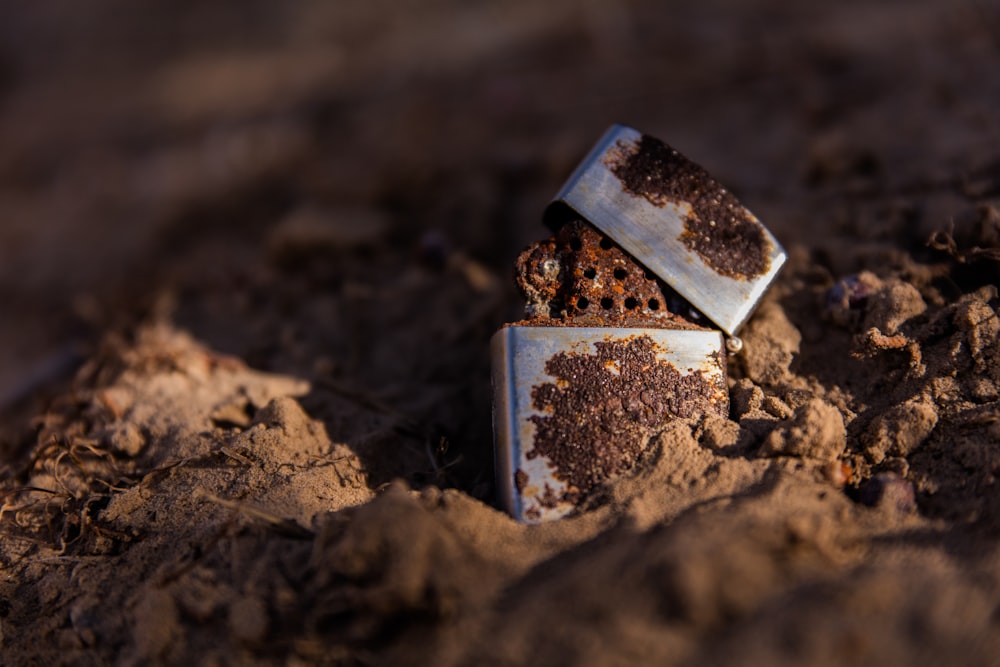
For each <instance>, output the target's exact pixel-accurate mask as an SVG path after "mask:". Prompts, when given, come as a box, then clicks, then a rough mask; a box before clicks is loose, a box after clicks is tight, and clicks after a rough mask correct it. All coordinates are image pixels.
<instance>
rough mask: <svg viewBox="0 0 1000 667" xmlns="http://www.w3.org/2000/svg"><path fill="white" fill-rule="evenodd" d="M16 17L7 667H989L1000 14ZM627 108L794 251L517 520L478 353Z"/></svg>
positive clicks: (999, 648) (344, 12)
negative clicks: (719, 402)
mask: <svg viewBox="0 0 1000 667" xmlns="http://www.w3.org/2000/svg"><path fill="white" fill-rule="evenodd" d="M689 5H691V6H689ZM2 12H3V20H0V303H2V304H3V312H4V315H5V316H4V317H3V318H2V319H0V464H2V466H0V489H2V490H3V493H4V503H3V509H2V512H0V575H2V576H0V642H2V643H0V651H2V660H0V662H2V663H3V664H5V665H6V664H10V665H20V664H25V665H32V664H37V665H53V664H69V665H90V664H93V665H98V664H207V665H229V664H240V665H245V664H249V665H255V664H261V665H270V664H289V665H305V664H329V665H369V664H390V665H406V664H414V665H439V666H442V667H443V666H448V665H482V664H496V665H521V664H543V663H547V664H554V665H625V664H642V665H646V664H660V665H694V664H716V665H718V664H725V665H743V664H747V665H750V664H769V665H782V664H789V665H791V664H816V665H826V664H829V665H840V664H863V665H875V664H879V665H886V664H956V663H961V664H979V665H990V664H992V665H996V664H998V660H1000V658H998V656H1000V485H998V481H997V480H998V477H1000V320H998V318H997V310H996V309H997V307H998V305H1000V300H998V295H997V280H998V278H1000V117H998V113H997V108H998V104H1000V77H998V76H996V72H997V71H1000V7H998V6H997V5H996V4H995V3H990V2H986V1H985V0H984V1H981V2H973V1H972V0H966V1H965V2H958V3H943V2H930V1H923V2H919V1H917V2H906V3H903V2H879V3H861V2H843V3H827V4H825V5H823V6H819V5H817V6H815V7H810V6H799V5H791V4H790V3H784V2H777V1H773V2H768V1H766V0H761V1H758V2H752V3H737V2H727V1H724V0H715V1H711V2H706V3H698V5H697V7H695V6H693V3H684V4H682V3H658V2H652V1H650V2H645V1H642V0H636V1H635V2H629V3H617V2H611V1H610V0H608V1H601V0H593V1H590V2H569V1H566V0H555V1H553V2H547V3H536V2H529V1H528V0H523V1H512V2H506V3H492V4H490V3H469V2H457V1H456V0H434V1H431V2H428V1H426V0H425V1H423V2H419V3H418V2H410V3H408V2H398V1H396V2H387V1H386V2H383V1H382V0H369V1H367V2H363V3H362V2H343V3H328V2H320V1H319V0H315V1H311V2H310V1H303V2H295V3H280V4H274V3H262V2H261V3H226V2H221V1H218V2H208V3H205V2H197V3H196V2H169V3H168V2H153V3H143V6H142V7H139V6H138V5H135V4H134V3H128V2H124V1H123V0H101V1H99V2H90V3H86V6H84V5H83V4H81V3H74V2H68V1H62V2H54V3H45V5H44V7H43V6H42V5H41V4H40V3H31V2H26V1H15V2H11V3H8V4H7V5H6V6H5V7H4V9H3V10H2ZM612 122H623V123H628V124H631V125H633V126H636V127H639V128H641V129H642V130H644V131H646V132H648V133H650V134H653V135H656V136H659V137H661V138H663V139H664V140H666V141H668V142H669V143H671V144H673V145H674V146H676V147H677V148H679V149H680V150H682V151H683V152H684V153H685V154H687V155H688V156H689V157H691V158H693V159H695V160H696V161H698V162H699V163H701V164H702V165H703V166H705V167H706V168H707V169H709V171H711V172H712V173H713V174H714V175H715V176H716V177H717V178H718V179H719V180H721V181H722V182H723V183H725V184H726V185H727V186H729V187H730V188H731V190H732V191H734V192H735V193H736V194H738V195H739V196H740V198H741V199H742V200H743V201H744V203H746V204H747V205H748V206H749V207H750V208H751V209H752V210H753V211H754V212H755V213H756V214H757V215H758V217H760V218H761V219H762V220H763V221H764V222H765V224H767V226H768V227H769V228H770V229H771V230H772V231H773V232H774V234H775V235H776V236H777V237H778V238H779V239H780V240H781V241H782V242H783V243H784V245H785V246H786V248H787V249H788V251H789V255H790V261H789V265H788V266H787V268H786V270H785V271H784V272H783V274H782V276H781V277H780V279H779V281H778V283H777V285H776V286H775V288H774V289H773V290H772V291H771V292H770V293H769V294H768V296H767V298H766V299H765V302H764V303H763V304H762V306H761V308H760V309H759V310H758V312H757V314H756V315H755V316H754V317H753V319H752V320H751V321H750V322H749V324H748V325H747V327H746V330H745V335H744V339H745V343H746V349H745V352H744V353H743V354H742V355H741V356H738V357H734V358H733V359H731V360H730V367H729V384H730V394H731V398H732V409H731V413H730V415H729V417H728V418H723V417H718V416H703V417H697V418H694V419H691V420H685V421H678V422H676V423H675V424H673V425H671V426H670V427H669V428H668V429H667V430H666V431H664V432H663V433H661V434H659V436H658V437H657V438H655V439H654V441H653V443H652V444H651V445H650V446H649V447H648V448H647V449H646V450H645V452H644V453H643V456H642V459H641V461H640V463H639V465H637V466H636V467H635V468H634V469H633V471H632V472H631V473H630V474H628V475H625V476H623V477H622V478H620V479H618V480H616V481H615V482H614V483H612V484H610V485H609V486H608V487H607V488H606V489H605V490H604V492H603V497H604V499H605V503H604V504H603V505H602V506H601V507H599V508H597V509H594V510H593V511H590V512H587V513H584V514H581V515H579V516H576V517H573V518H570V519H566V520H563V521H559V522H555V523H551V524H547V525H542V526H537V527H526V526H523V525H519V524H517V523H515V522H513V521H512V520H511V519H509V518H508V517H506V516H505V515H504V514H502V513H501V512H499V511H498V510H496V509H495V505H494V502H495V500H494V489H493V481H492V478H493V473H492V463H491V459H492V451H491V448H492V439H491V433H490V387H489V359H488V340H489V337H490V335H491V334H492V333H493V331H495V330H496V329H497V328H498V327H499V326H500V325H501V324H502V323H503V322H505V321H512V320H515V319H518V318H519V317H520V316H521V306H522V304H521V301H520V299H519V296H518V294H517V293H516V290H515V288H514V285H513V280H512V276H511V272H512V267H513V262H514V259H515V258H516V256H517V254H518V253H519V252H520V250H521V249H522V248H523V247H524V246H525V245H527V244H528V243H530V242H531V241H533V240H536V239H539V238H542V237H543V236H544V235H545V234H546V231H545V230H544V228H543V227H542V225H541V214H542V211H543V209H544V206H545V203H546V202H547V200H548V199H549V198H550V197H551V196H552V195H553V193H554V192H555V191H556V190H557V188H558V186H559V185H560V183H561V181H562V179H564V178H565V177H566V175H567V174H568V173H569V172H570V170H571V169H572V167H573V166H574V164H575V163H576V162H577V161H578V160H579V159H580V158H581V157H582V155H583V153H584V152H585V151H586V150H587V149H588V148H589V146H590V145H591V143H592V142H593V141H594V140H595V139H596V138H597V136H599V134H600V132H602V131H603V129H604V128H605V127H606V126H607V125H609V124H610V123H612Z"/></svg>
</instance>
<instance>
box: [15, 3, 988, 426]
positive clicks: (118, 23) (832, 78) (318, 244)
mask: <svg viewBox="0 0 1000 667" xmlns="http://www.w3.org/2000/svg"><path fill="white" fill-rule="evenodd" d="M998 71H1000V7H998V6H997V3H995V2H988V1H987V0H959V1H956V2H935V1H932V0H907V1H905V2H904V1H896V0H883V1H881V2H859V1H852V0H846V1H844V2H839V3H790V2H784V1H779V0H754V1H752V2H737V1H736V0H708V1H705V2H699V3H682V2H659V1H653V0H629V1H624V2H620V1H613V0H549V1H547V2H544V3H540V2H535V1H534V0H509V1H506V2H482V1H470V0H461V1H460V0H420V1H419V2H416V1H412V0H392V1H391V2H390V1H388V0H366V1H364V2H360V1H343V2H328V1H325V0H300V1H296V2H282V3H275V2H259V1H256V0H241V1H240V2H232V1H223V0H198V1H197V2H194V1H190V0H170V1H169V2H168V1H166V0H151V1H148V2H144V3H135V2H129V1H127V0H91V1H90V2H87V3H79V2H72V1H70V0H51V1H50V2H45V3H38V2H31V1H29V0H8V1H7V2H5V3H4V5H3V8H2V9H0V305H2V317H0V410H8V411H9V410H11V409H13V408H14V407H16V406H18V405H22V404H24V402H25V401H26V400H27V398H28V397H30V396H31V395H33V392H34V391H35V390H36V389H38V388H39V387H42V386H47V385H48V384H49V383H51V382H52V381H53V380H58V379H60V378H65V377H68V376H70V375H71V374H72V372H73V370H74V368H75V366H76V365H77V364H78V363H79V362H80V360H81V358H82V355H84V354H86V352H87V350H88V346H92V345H94V344H95V342H96V341H97V340H99V339H100V338H101V336H102V335H103V334H104V333H105V332H107V331H109V330H116V329H122V330H126V329H127V328H128V327H129V326H131V325H132V324H134V323H135V322H137V321H141V320H143V319H145V318H150V317H164V318H167V319H169V320H171V321H173V322H175V323H177V325H178V326H182V327H184V328H186V329H188V330H190V331H191V332H192V333H193V334H194V335H195V336H196V337H198V338H200V339H202V340H205V341H206V342H208V343H209V344H210V345H212V346H214V347H215V348H217V349H219V350H220V351H222V352H225V353H228V354H234V355H237V356H240V357H242V358H244V359H246V360H247V361H248V362H249V363H251V364H252V365H255V366H257V367H261V368H264V369H268V370H275V371H280V372H286V373H295V374H302V375H305V376H308V377H316V376H323V377H327V378H334V379H335V380H336V381H337V382H341V383H347V384H348V385H350V386H351V387H355V388H357V387H364V388H365V390H366V391H367V390H371V391H375V392H377V394H378V395H379V396H380V397H382V398H384V399H386V400H388V401H390V402H392V403H393V404H394V405H397V406H399V405H405V406H407V408H408V409H409V410H411V411H413V412H414V413H418V414H433V415H434V418H435V419H436V420H438V421H441V422H442V423H444V424H445V425H446V426H447V427H448V428H450V429H452V430H457V431H459V432H468V433H473V434H482V433H484V432H487V431H488V401H489V397H488V388H487V386H486V384H485V383H486V380H485V379H484V378H486V377H487V374H488V360H487V359H486V353H485V350H486V340H488V336H489V334H490V333H491V332H492V330H494V329H495V328H496V327H497V326H499V324H500V323H501V322H503V321H504V320H505V319H509V318H510V317H511V316H512V315H513V316H516V314H517V295H516V294H515V293H514V290H513V287H512V285H511V280H510V274H511V265H512V261H513V259H514V257H515V256H516V254H517V252H518V251H519V250H520V249H521V248H522V247H523V246H524V245H525V244H527V243H529V242H531V241H532V240H535V239H537V238H540V237H542V236H543V235H544V234H545V231H544V229H543V228H542V227H541V224H540V220H541V213H542V211H543V208H544V206H545V204H546V202H547V200H548V198H549V197H551V196H552V194H553V193H554V192H555V191H556V189H557V188H558V187H559V185H560V184H561V182H562V180H563V179H564V178H565V177H566V176H567V175H568V173H569V172H570V170H571V169H572V168H573V166H574V165H575V163H576V162H577V161H578V160H579V159H580V158H581V157H582V155H583V154H584V153H585V152H586V151H587V149H588V148H589V146H590V144H591V143H592V142H593V141H595V140H596V139H597V137H598V136H599V135H600V133H601V132H602V131H603V130H604V129H605V127H606V126H608V125H609V124H611V123H614V122H621V123H626V124H630V125H633V126H636V127H638V128H640V129H642V130H643V131H645V132H648V133H650V134H653V135H655V136H658V137H660V138H662V139H664V140H665V141H667V142H668V143H670V144H672V145H674V146H675V147H676V148H678V149H679V150H681V151H682V152H684V153H685V154H687V155H688V156H689V157H690V158H692V159H693V160H695V161H696V162H699V163H700V164H702V165H703V166H705V167H706V168H707V169H708V170H709V171H710V172H712V173H713V174H714V175H716V177H717V178H718V179H719V180H721V181H722V182H723V183H725V184H726V185H727V186H729V187H730V188H731V189H732V190H733V191H735V192H736V193H737V195H738V196H740V197H741V198H742V199H743V200H744V201H745V203H746V204H747V205H748V206H749V207H750V208H751V209H752V210H754V211H755V212H756V213H757V214H758V217H760V218H761V219H762V220H764V221H765V223H766V224H767V225H768V226H769V227H770V228H771V229H772V230H773V231H774V232H775V234H776V235H777V236H778V237H779V238H780V239H782V240H783V241H784V242H785V243H786V245H787V246H789V247H790V248H793V249H794V248H796V247H801V248H804V249H805V250H803V252H809V248H812V247H815V246H816V245H817V244H818V243H819V242H820V241H821V240H823V239H825V238H831V237H834V236H838V237H843V238H848V239H851V238H854V239H859V238H860V239H864V236H865V233H864V228H865V224H864V219H863V217H862V218H859V217H858V216H857V215H856V214H855V212H856V211H857V210H858V209H859V208H860V207H864V206H866V205H867V203H870V202H872V201H876V200H877V201H878V202H880V203H884V204H885V205H892V203H893V202H895V201H897V200H898V199H900V198H905V197H906V195H907V193H908V192H912V191H914V189H925V190H926V189H934V188H938V189H945V188H946V186H951V185H954V184H955V183H956V179H958V180H960V181H961V182H962V183H971V186H970V187H984V188H990V187H996V182H997V178H998V176H997V174H998V173H1000V158H998V156H1000V123H998V113H997V109H998V101H1000V95H998V92H1000V90H998V87H1000V77H998V76H997V74H996V73H997V72H998ZM922 219H924V220H929V221H931V222H928V223H927V224H932V223H934V224H936V223H939V222H940V219H935V217H934V215H933V212H926V215H925V216H924V218H922ZM915 220H916V222H914V224H921V223H920V220H918V219H915ZM820 259H822V258H820ZM466 376H469V377H472V378H473V379H472V380H469V381H466V380H464V379H463V378H464V377H466ZM434 387H437V388H439V389H440V391H434V390H433V388H434ZM415 393H419V394H420V396H419V397H414V394H415ZM456 395H458V396H460V397H461V398H462V400H464V401H467V403H468V405H475V406H478V407H469V408H461V407H458V408H442V407H440V406H441V405H443V404H447V403H449V401H450V402H451V403H452V404H454V403H455V401H456V399H455V397H456ZM459 403H461V401H459ZM434 406H438V407H434ZM463 409H464V410H465V412H462V410H463ZM450 410H457V411H458V413H456V414H452V412H450ZM19 423H20V422H19Z"/></svg>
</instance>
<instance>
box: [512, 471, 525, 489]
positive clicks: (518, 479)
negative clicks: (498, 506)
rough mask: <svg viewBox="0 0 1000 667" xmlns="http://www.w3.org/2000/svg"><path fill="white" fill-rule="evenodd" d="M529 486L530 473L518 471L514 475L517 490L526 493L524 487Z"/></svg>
mask: <svg viewBox="0 0 1000 667" xmlns="http://www.w3.org/2000/svg"><path fill="white" fill-rule="evenodd" d="M526 486H528V473H526V472H524V471H523V470H520V469H518V471H517V472H515V473H514V487H515V488H516V489H517V492H518V493H522V494H523V493H524V487H526Z"/></svg>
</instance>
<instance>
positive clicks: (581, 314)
mask: <svg viewBox="0 0 1000 667" xmlns="http://www.w3.org/2000/svg"><path fill="white" fill-rule="evenodd" d="M546 218H547V222H548V224H549V225H550V226H551V227H553V229H554V232H555V234H554V236H553V237H552V238H549V239H546V240H544V241H540V242H537V243H535V244H533V245H532V246H531V247H529V248H528V249H527V250H525V251H524V252H523V253H522V254H521V256H520V257H519V258H518V267H517V271H516V276H517V282H518V286H519V288H520V290H521V292H522V293H523V294H524V296H525V297H526V299H527V301H528V303H527V307H526V313H527V316H528V319H527V320H524V321H522V322H517V323H514V324H509V325H506V326H505V327H504V328H503V329H501V330H500V331H499V332H497V333H496V334H495V335H494V337H493V339H492V362H493V397H494V402H493V407H494V414H493V420H494V431H495V448H494V452H495V460H496V481H497V495H498V497H499V499H500V503H501V504H502V506H503V507H504V508H505V509H506V510H507V511H508V512H510V513H511V514H512V515H513V516H514V517H515V518H516V519H518V520H520V521H524V522H528V523H538V522H542V521H547V520H552V519H558V518H561V517H564V516H566V515H568V514H570V513H572V512H574V511H576V510H579V509H584V508H586V507H589V506H591V505H592V504H594V503H595V502H597V501H598V500H599V496H600V495H601V490H602V489H603V488H605V487H606V484H607V483H608V482H610V481H612V480H614V479H615V478H616V477H618V476H619V475H621V474H623V473H625V472H627V471H628V470H630V469H631V468H633V467H634V465H635V464H636V462H637V461H638V460H639V459H640V457H641V455H642V453H643V451H645V449H646V448H647V447H648V445H649V443H650V442H651V441H652V440H653V439H654V438H655V437H656V436H657V434H658V433H660V432H662V431H663V430H664V428H665V427H666V426H667V425H668V424H669V423H670V422H671V421H672V420H676V419H689V418H697V417H700V416H701V415H705V414H713V413H714V414H717V415H720V416H727V415H728V413H729V395H728V390H727V383H726V352H725V350H726V339H725V337H724V335H723V332H725V333H726V334H728V335H730V336H733V335H734V334H735V333H736V332H737V331H738V330H739V328H740V327H741V326H742V324H743V323H744V322H745V321H746V320H747V318H748V317H749V316H750V314H751V313H752V311H753V310H754V308H755V307H756V305H757V304H758V302H759V301H760V298H761V296H762V295H763V294H764V292H765V291H766V289H767V288H768V287H769V285H770V284H771V282H772V281H773V280H774V278H775V276H776V275H777V273H778V271H779V269H780V268H781V266H782V264H784V262H785V259H786V256H785V252H784V250H783V249H782V248H781V246H780V245H779V244H778V242H777V241H776V240H775V239H774V237H773V236H772V235H771V233H770V232H769V231H768V230H767V229H766V228H764V226H763V225H762V224H761V223H760V221H759V220H757V218H756V217H754V215H753V214H752V213H750V212H749V211H748V210H747V209H746V208H744V207H743V206H742V204H740V203H739V201H737V200H736V198H735V197H733V195H732V194H730V193H729V192H727V191H726V190H725V188H723V187H722V186H721V185H720V184H719V183H718V182H717V181H715V180H714V179H713V178H712V177H711V176H710V175H709V174H708V173H707V172H705V171H704V170H703V169H702V168H701V167H699V166H697V165H695V164H694V163H692V162H690V161H689V160H687V159H686V158H685V157H683V156H682V155H680V154H679V153H678V152H677V151H675V150H673V149H672V148H670V147H669V146H667V145H666V144H664V143H662V142H661V141H659V140H657V139H654V138H652V137H649V136H648V135H643V134H641V133H639V132H637V131H636V130H633V129H631V128H627V127H623V126H617V125H616V126H613V127H612V128H611V129H609V130H608V131H607V132H606V133H605V135H604V136H603V137H602V138H601V140H600V141H599V142H598V143H597V145H596V146H595V147H594V148H593V149H592V150H591V152H590V154H589V155H588V156H587V157H586V158H585V159H584V161H583V162H582V163H581V165H580V166H579V167H578V168H577V169H576V171H575V172H574V173H573V175H572V176H571V177H570V178H569V180H568V181H567V182H566V184H565V185H564V186H563V188H562V190H561V191H560V192H559V194H558V195H557V197H556V198H555V200H554V201H553V204H552V205H551V206H550V207H549V210H548V211H547V213H546ZM713 323H714V325H715V326H717V327H718V328H719V329H721V330H722V331H719V330H718V329H711V328H708V326H709V325H711V324H713ZM735 341H738V339H731V340H730V342H731V343H732V342H735ZM736 348H737V346H736V345H733V346H732V347H731V349H736Z"/></svg>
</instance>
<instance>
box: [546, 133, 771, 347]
mask: <svg viewBox="0 0 1000 667" xmlns="http://www.w3.org/2000/svg"><path fill="white" fill-rule="evenodd" d="M565 207H568V208H569V209H571V210H572V211H573V212H575V214H576V215H577V216H579V217H582V218H583V219H585V220H587V221H588V222H590V223H591V224H593V225H594V226H595V227H597V228H598V229H599V230H601V231H602V232H604V233H605V234H607V235H608V236H609V237H611V238H613V239H615V241H617V242H618V243H619V244H620V245H621V247H622V248H624V249H625V250H626V251H628V252H629V253H630V254H631V255H632V256H634V257H635V258H636V259H637V260H638V261H639V262H640V263H641V264H642V265H644V266H645V267H647V268H649V269H650V270H652V271H653V272H654V273H655V274H656V275H657V276H659V277H660V278H662V279H663V280H664V281H665V282H666V283H667V284H669V285H670V287H672V288H673V289H675V290H676V291H677V292H678V293H679V294H680V295H681V296H683V297H684V298H685V299H687V300H688V301H689V302H690V303H691V304H692V305H693V306H694V307H695V308H697V309H698V310H699V311H701V313H703V314H704V315H705V316H706V317H708V319H710V320H712V321H713V322H715V324H717V325H718V326H719V327H720V328H721V329H722V330H723V331H725V332H726V333H728V334H730V335H734V334H735V333H736V332H737V331H738V330H739V328H740V326H742V324H743V323H744V322H745V321H746V320H747V318H748V317H749V316H750V314H751V313H752V312H753V309H754V308H755V307H756V305H757V303H758V302H759V300H760V298H761V296H762V295H763V294H764V292H765V291H766V290H767V288H768V287H769V286H770V284H771V282H772V281H773V280H774V277H775V276H776V275H777V273H778V271H779V270H780V269H781V266H782V265H783V264H784V262H785V259H786V256H785V252H784V250H783V249H782V248H781V246H780V245H779V244H778V242H777V240H775V238H774V237H773V236H772V235H771V233H770V232H769V231H768V230H767V229H766V228H765V227H764V226H763V225H762V224H761V223H760V221H759V220H757V218H756V217H755V216H754V215H753V214H752V213H751V212H750V211H748V210H747V209H746V208H745V207H744V206H742V204H740V203H739V201H738V200H737V199H736V198H735V197H734V196H733V195H732V194H731V193H729V192H728V191H727V190H726V189H725V188H723V187H722V186H721V185H720V184H719V183H718V182H717V181H716V180H715V179H713V178H712V177H711V176H710V175H709V174H708V173H707V172H705V170H703V169H702V168H701V167H698V166H697V165H696V164H694V163H693V162H691V161H689V160H687V159H686V158H685V157H684V156H682V155H681V154H680V153H678V152H677V151H675V150H673V149H671V148H670V147H669V146H667V145H666V144H664V143H662V142H661V141H659V140H657V139H654V138H652V137H649V136H646V135H643V134H641V133H639V132H637V131H636V130H633V129H631V128H628V127H623V126H620V125H616V126H613V127H612V128H611V129H609V130H608V131H607V133H605V135H604V136H603V137H602V138H601V140H600V141H599V142H598V143H597V145H596V146H595V147H594V149H593V150H592V151H591V153H590V154H589V155H588V156H587V157H586V158H585V159H584V161H583V163H582V164H581V165H580V167H579V168H578V169H577V170H576V172H575V173H574V174H573V175H572V176H571V177H570V178H569V180H568V181H567V182H566V184H565V186H563V189H562V190H561V191H560V192H559V194H558V195H557V196H556V199H555V201H554V207H553V208H552V209H551V211H552V215H553V216H554V217H557V216H559V215H560V213H561V211H560V208H565Z"/></svg>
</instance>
